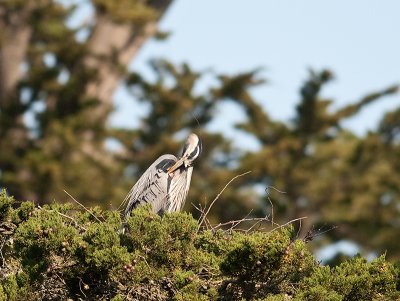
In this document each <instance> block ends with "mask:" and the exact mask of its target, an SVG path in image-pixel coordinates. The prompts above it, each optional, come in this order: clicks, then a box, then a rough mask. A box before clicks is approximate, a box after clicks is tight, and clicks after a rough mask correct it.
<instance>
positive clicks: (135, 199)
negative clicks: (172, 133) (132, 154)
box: [123, 155, 177, 217]
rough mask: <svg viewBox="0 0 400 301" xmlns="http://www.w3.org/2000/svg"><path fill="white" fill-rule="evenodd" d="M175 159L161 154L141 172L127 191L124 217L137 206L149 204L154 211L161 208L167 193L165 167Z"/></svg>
mask: <svg viewBox="0 0 400 301" xmlns="http://www.w3.org/2000/svg"><path fill="white" fill-rule="evenodd" d="M176 161H177V158H176V157H175V156H174V155H162V156H161V157H159V158H158V159H157V160H156V161H154V163H153V164H152V165H151V166H150V167H149V168H148V169H147V170H146V171H145V172H144V173H143V175H142V176H141V177H140V178H139V180H138V181H137V182H136V184H135V185H134V186H133V187H132V189H131V190H130V191H129V193H128V195H127V196H126V198H125V200H124V202H123V204H124V203H128V204H127V206H126V209H125V217H126V216H129V215H130V212H131V211H132V210H133V209H134V208H136V207H137V206H140V205H143V204H151V205H152V208H153V211H154V212H159V211H160V210H162V209H163V203H164V202H165V200H166V198H167V195H168V185H169V181H168V177H169V175H168V173H167V169H168V168H169V167H170V166H172V165H173V164H174V163H175V162H176Z"/></svg>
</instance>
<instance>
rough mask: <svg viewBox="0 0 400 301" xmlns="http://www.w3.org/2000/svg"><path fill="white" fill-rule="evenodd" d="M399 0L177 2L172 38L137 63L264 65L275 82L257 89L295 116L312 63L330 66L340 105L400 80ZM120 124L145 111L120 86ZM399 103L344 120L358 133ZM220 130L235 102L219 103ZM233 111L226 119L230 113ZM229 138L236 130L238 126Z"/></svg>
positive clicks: (171, 15) (268, 105)
mask: <svg viewBox="0 0 400 301" xmlns="http://www.w3.org/2000/svg"><path fill="white" fill-rule="evenodd" d="M399 12H400V1H397V0H381V1H370V0H367V1H366V0H363V1H362V0H352V1H345V0H336V1H320V0H303V1H293V0H281V1H272V0H264V1H255V0H250V1H244V0H241V1H240V0H237V1H230V0H218V1H215V0H202V1H190V0H175V1H174V2H173V5H172V6H171V7H170V9H169V10H168V12H167V13H166V15H165V16H164V18H163V19H162V21H161V23H160V29H161V30H163V31H171V32H172V35H171V36H170V38H169V39H168V40H167V41H164V42H157V41H149V42H147V43H146V44H145V46H144V47H143V48H142V50H141V51H140V53H139V55H138V56H137V57H136V58H135V59H134V61H133V63H132V66H131V68H132V69H134V70H136V71H140V72H143V73H145V74H146V73H149V68H148V65H147V63H148V61H149V60H150V59H151V58H157V57H162V58H167V59H170V60H172V61H173V62H176V63H180V62H188V63H189V64H190V65H191V66H193V67H194V68H196V69H200V70H202V69H207V68H213V69H214V70H215V71H218V72H228V73H234V72H240V71H245V70H249V69H252V68H256V67H264V68H265V70H264V71H263V76H264V77H265V78H267V80H268V81H269V83H268V84H267V85H264V86H263V87H261V88H257V89H255V90H254V91H253V94H254V96H255V97H256V98H257V99H258V100H259V102H260V103H261V104H262V105H263V107H264V108H265V109H266V110H267V112H268V114H270V115H271V116H272V117H274V118H276V119H280V120H289V119H290V118H291V117H292V116H293V114H294V109H295V104H296V102H297V101H298V99H299V97H298V90H299V87H300V85H301V84H302V82H303V81H304V80H305V79H306V78H307V72H308V71H307V70H308V68H313V69H316V70H320V69H321V68H329V69H331V70H333V71H334V73H335V75H336V79H335V81H334V82H332V83H331V84H330V85H329V86H327V87H326V88H325V89H324V91H323V95H324V96H327V97H329V98H332V99H334V100H335V102H334V107H339V106H341V105H343V104H346V103H349V102H351V101H355V100H357V99H358V98H359V97H361V96H363V95H365V94H367V93H368V92H372V91H375V90H378V89H382V88H385V87H387V86H388V85H391V84H395V83H399V82H400V39H399V38H398V30H399V29H400V18H399ZM115 100H116V108H117V111H116V113H115V114H114V116H113V117H112V119H111V123H112V124H114V125H123V126H135V125H137V124H138V117H140V116H143V115H144V114H145V112H146V110H145V108H144V107H140V106H137V105H135V103H134V101H132V99H131V98H130V96H129V95H128V94H127V93H126V92H124V91H123V89H120V90H119V91H118V92H117V93H116V94H115ZM398 106H400V95H399V94H397V95H395V96H392V97H386V98H385V99H384V100H382V101H380V102H379V103H376V104H374V105H371V106H369V107H368V108H366V109H364V110H363V111H362V113H361V114H360V115H359V116H358V117H357V118H353V119H351V120H349V121H348V122H346V123H345V125H346V126H348V127H349V128H351V129H352V130H353V131H355V132H356V133H358V134H363V133H365V132H366V130H368V129H372V128H374V127H375V126H376V125H377V122H378V120H379V119H380V117H381V116H382V114H383V112H385V111H388V110H390V109H393V108H395V107H398ZM226 112H229V113H230V114H223V115H224V118H218V119H217V121H216V122H215V123H214V124H213V125H212V126H211V127H212V128H213V129H214V130H216V129H220V128H223V129H226V128H231V125H232V124H233V123H234V122H236V121H240V120H242V119H243V118H244V116H243V114H242V113H241V112H240V111H239V110H238V108H237V107H236V106H235V105H234V104H228V105H224V106H221V107H219V109H218V112H217V113H216V115H217V116H220V115H222V114H221V113H226ZM227 116H228V118H227ZM228 133H229V135H231V136H235V137H239V138H237V139H240V137H242V138H243V139H245V137H244V136H240V135H239V136H238V135H236V134H235V133H234V132H233V131H232V130H229V131H228Z"/></svg>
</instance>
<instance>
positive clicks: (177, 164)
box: [167, 157, 185, 174]
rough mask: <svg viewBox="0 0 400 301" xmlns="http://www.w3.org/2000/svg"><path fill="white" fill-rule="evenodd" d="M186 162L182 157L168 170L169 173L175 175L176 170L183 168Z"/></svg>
mask: <svg viewBox="0 0 400 301" xmlns="http://www.w3.org/2000/svg"><path fill="white" fill-rule="evenodd" d="M184 162H185V158H184V157H182V158H180V159H179V160H178V161H176V162H175V164H174V165H172V166H171V167H170V168H168V169H167V173H169V174H170V173H173V172H174V171H175V170H177V169H178V168H179V167H181V166H182V164H183V163H184Z"/></svg>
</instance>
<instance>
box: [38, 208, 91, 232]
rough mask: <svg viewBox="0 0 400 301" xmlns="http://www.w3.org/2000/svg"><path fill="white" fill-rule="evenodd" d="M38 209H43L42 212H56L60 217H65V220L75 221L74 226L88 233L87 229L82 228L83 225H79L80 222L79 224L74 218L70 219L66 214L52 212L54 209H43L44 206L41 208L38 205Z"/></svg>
mask: <svg viewBox="0 0 400 301" xmlns="http://www.w3.org/2000/svg"><path fill="white" fill-rule="evenodd" d="M38 208H39V209H42V210H47V211H50V212H53V211H54V212H56V213H57V214H58V215H60V216H62V217H65V218H68V219H69V220H70V221H73V222H74V224H75V226H77V227H79V228H81V230H84V231H86V228H84V227H82V226H81V225H79V224H78V222H77V221H76V220H75V219H74V218H72V217H70V216H68V215H66V214H64V213H61V212H58V211H56V210H52V209H44V208H43V207H42V206H40V205H38Z"/></svg>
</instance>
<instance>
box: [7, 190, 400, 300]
mask: <svg viewBox="0 0 400 301" xmlns="http://www.w3.org/2000/svg"><path fill="white" fill-rule="evenodd" d="M0 214H1V217H2V219H3V221H5V223H6V224H7V225H8V226H7V227H9V228H7V229H11V230H7V231H6V232H4V233H6V234H4V233H3V234H2V241H3V245H4V248H3V250H2V254H3V258H4V268H2V273H1V274H0V280H1V283H0V300H28V299H29V300H54V299H58V300H67V299H73V300H77V299H82V300H113V301H118V300H259V301H261V300H262V301H287V300H313V301H314V300H315V301H317V300H321V301H322V300H332V301H336V300H346V301H352V300H396V299H399V298H400V294H399V290H398V288H397V286H398V283H397V277H398V269H396V268H395V267H394V266H393V265H392V264H391V263H390V262H387V261H385V258H384V257H380V258H378V259H376V260H374V261H372V262H368V261H366V260H365V259H363V258H361V257H357V258H354V259H352V260H349V261H346V262H344V263H342V264H341V265H339V266H337V267H334V268H330V267H325V266H321V265H320V264H318V262H317V261H316V260H315V258H314V257H313V255H312V254H311V253H310V252H309V251H308V250H307V246H306V245H305V243H304V242H303V241H301V240H295V239H293V236H294V235H293V230H292V228H291V227H290V226H288V227H284V228H281V229H278V230H276V231H272V232H261V231H255V232H250V233H244V232H239V231H229V232H228V231H223V230H218V231H215V230H213V229H211V230H200V231H199V230H198V222H197V221H196V220H195V219H193V217H192V216H191V215H190V214H187V213H173V214H166V215H164V216H163V217H160V216H158V215H155V214H153V213H152V212H151V211H150V210H149V208H146V207H141V208H138V209H136V210H135V211H133V213H132V217H131V218H129V219H128V220H127V224H126V231H125V233H122V231H121V218H120V216H119V214H118V213H116V212H111V211H107V210H106V211H103V210H100V209H99V208H92V209H89V210H82V209H81V208H77V207H74V206H73V205H71V204H66V205H56V204H54V205H50V206H49V205H47V206H44V207H43V208H36V207H35V206H34V204H33V203H31V202H23V203H18V204H16V202H14V200H13V199H12V198H11V197H8V196H6V195H5V192H4V191H3V192H2V194H0ZM11 225H13V226H11Z"/></svg>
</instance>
